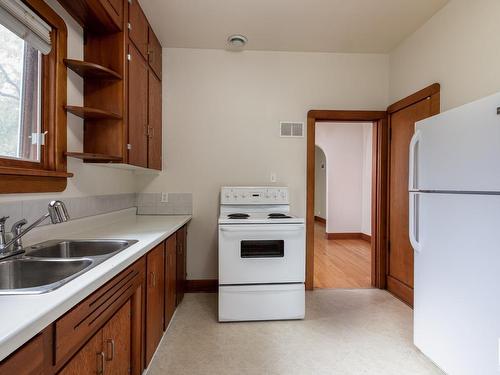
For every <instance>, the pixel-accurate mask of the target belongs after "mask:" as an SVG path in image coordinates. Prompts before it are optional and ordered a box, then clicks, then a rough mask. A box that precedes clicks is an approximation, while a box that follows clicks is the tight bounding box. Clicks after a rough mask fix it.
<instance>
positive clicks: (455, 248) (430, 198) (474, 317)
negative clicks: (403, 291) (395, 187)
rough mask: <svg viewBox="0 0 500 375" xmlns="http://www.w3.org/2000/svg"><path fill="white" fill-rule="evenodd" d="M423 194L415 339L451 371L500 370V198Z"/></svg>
mask: <svg viewBox="0 0 500 375" xmlns="http://www.w3.org/2000/svg"><path fill="white" fill-rule="evenodd" d="M417 195H418V200H417V202H416V203H415V204H416V205H418V207H417V210H416V212H418V214H417V215H416V220H417V221H418V224H417V225H416V228H418V236H417V239H418V244H419V248H420V251H419V252H415V289H414V298H415V300H414V341H415V345H416V346H417V347H418V348H419V349H420V350H421V351H422V352H423V353H424V354H425V355H427V356H428V357H429V358H430V359H431V360H432V361H434V362H435V363H436V364H437V365H438V366H439V367H441V369H442V370H444V371H445V372H446V373H448V374H455V375H461V374H463V375H466V374H467V375H469V374H482V375H490V374H491V375H493V374H498V373H499V372H498V371H499V370H500V363H499V360H500V358H499V339H500V289H499V288H500V245H499V241H498V231H499V229H500V196H496V195H469V194H467V195H459V194H425V193H420V194H417ZM410 200H411V199H410Z"/></svg>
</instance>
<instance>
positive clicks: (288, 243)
mask: <svg viewBox="0 0 500 375" xmlns="http://www.w3.org/2000/svg"><path fill="white" fill-rule="evenodd" d="M304 278H305V226H304V224H269V225H268V224H255V225H254V224H241V225H240V224H233V225H220V226H219V284H221V285H237V284H272V283H303V282H304Z"/></svg>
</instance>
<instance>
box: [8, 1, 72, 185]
mask: <svg viewBox="0 0 500 375" xmlns="http://www.w3.org/2000/svg"><path fill="white" fill-rule="evenodd" d="M66 43H67V31H66V25H65V23H64V21H63V20H62V19H61V18H60V17H59V16H58V15H57V14H56V13H55V12H54V11H53V10H52V9H51V8H50V7H49V6H48V5H47V4H46V3H45V2H44V1H43V0H25V1H21V0H0V193H29V192H51V191H62V190H64V189H65V188H66V179H67V177H69V176H70V174H68V173H67V170H66V160H65V152H66V112H65V110H64V105H65V103H66V67H65V66H64V58H65V57H66V49H67V46H66Z"/></svg>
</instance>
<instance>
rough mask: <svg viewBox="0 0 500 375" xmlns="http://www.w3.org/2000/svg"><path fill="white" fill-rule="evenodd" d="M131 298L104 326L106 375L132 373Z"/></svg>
mask: <svg viewBox="0 0 500 375" xmlns="http://www.w3.org/2000/svg"><path fill="white" fill-rule="evenodd" d="M130 322H131V317H130V300H128V301H127V303H125V305H123V306H122V307H121V308H120V310H118V311H117V312H116V313H115V315H114V316H113V317H112V318H111V319H110V320H109V321H108V322H107V323H106V325H105V326H104V327H103V328H102V338H103V351H104V354H105V361H106V363H105V367H106V375H123V374H128V373H130Z"/></svg>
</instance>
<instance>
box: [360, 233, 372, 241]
mask: <svg viewBox="0 0 500 375" xmlns="http://www.w3.org/2000/svg"><path fill="white" fill-rule="evenodd" d="M361 239H362V240H363V241H367V242H372V236H370V235H369V234H366V233H361Z"/></svg>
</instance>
